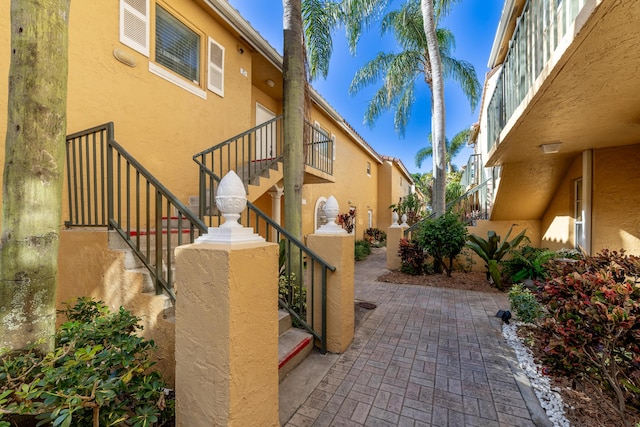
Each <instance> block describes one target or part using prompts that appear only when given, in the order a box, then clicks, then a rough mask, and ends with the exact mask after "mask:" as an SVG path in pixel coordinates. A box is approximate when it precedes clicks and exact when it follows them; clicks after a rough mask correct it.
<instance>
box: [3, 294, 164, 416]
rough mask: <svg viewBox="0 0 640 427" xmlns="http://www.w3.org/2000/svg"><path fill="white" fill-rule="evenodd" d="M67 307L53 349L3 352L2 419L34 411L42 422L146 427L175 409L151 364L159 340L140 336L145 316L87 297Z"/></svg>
mask: <svg viewBox="0 0 640 427" xmlns="http://www.w3.org/2000/svg"><path fill="white" fill-rule="evenodd" d="M62 312H63V313H64V314H65V315H66V317H67V319H68V321H67V322H66V323H64V324H63V325H61V326H60V328H59V329H58V331H57V333H56V348H55V349H54V350H53V351H52V352H50V353H48V354H46V355H41V354H39V353H38V352H37V351H36V350H34V349H28V350H25V351H24V352H22V353H20V354H4V355H3V356H2V357H1V358H0V408H2V410H1V411H0V419H2V417H3V416H4V417H5V419H7V418H9V417H10V416H12V415H15V414H28V415H36V416H37V419H38V420H41V423H40V425H45V424H46V423H49V422H51V423H53V425H54V426H62V427H67V426H70V425H74V426H91V425H98V424H96V423H95V422H99V425H101V426H110V425H128V426H136V427H143V426H154V425H158V424H160V423H162V422H164V421H166V420H168V419H170V418H171V417H172V416H173V401H170V400H167V399H165V390H166V389H165V383H164V381H163V380H162V377H161V375H160V374H159V373H158V372H155V371H151V370H150V368H151V367H152V366H153V365H154V362H152V361H151V360H150V356H151V353H152V351H153V350H154V349H155V345H154V343H153V341H147V340H145V339H143V338H141V337H139V336H137V335H135V333H136V332H137V331H138V330H141V329H142V327H141V326H139V325H138V322H139V320H140V319H139V318H137V317H135V316H133V315H132V314H131V313H130V312H129V311H127V310H125V309H124V308H122V307H121V308H120V310H119V311H118V312H115V313H111V312H110V311H109V309H108V308H107V307H106V306H105V305H104V304H103V303H102V302H96V301H93V300H91V299H89V298H80V299H78V300H77V302H76V303H75V305H74V306H73V307H70V308H69V307H67V309H65V310H63V311H62ZM9 419H11V418H9ZM94 421H95V422H94ZM0 425H2V421H0ZM5 425H6V424H5Z"/></svg>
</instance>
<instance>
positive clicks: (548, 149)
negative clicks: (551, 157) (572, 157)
mask: <svg viewBox="0 0 640 427" xmlns="http://www.w3.org/2000/svg"><path fill="white" fill-rule="evenodd" d="M560 144H562V142H552V143H550V144H542V145H541V146H540V149H541V150H542V152H543V153H545V154H553V153H557V152H558V151H560Z"/></svg>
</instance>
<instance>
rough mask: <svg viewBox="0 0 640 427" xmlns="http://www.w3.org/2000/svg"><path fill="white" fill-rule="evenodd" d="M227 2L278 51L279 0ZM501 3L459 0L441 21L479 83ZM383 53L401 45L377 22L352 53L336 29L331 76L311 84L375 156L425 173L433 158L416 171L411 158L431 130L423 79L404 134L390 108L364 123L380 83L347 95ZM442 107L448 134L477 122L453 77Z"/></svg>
mask: <svg viewBox="0 0 640 427" xmlns="http://www.w3.org/2000/svg"><path fill="white" fill-rule="evenodd" d="M229 3H230V4H231V5H232V6H233V7H235V8H236V9H237V10H238V11H239V12H240V14H241V15H242V16H243V17H244V18H245V19H246V20H247V21H249V22H250V23H251V25H252V26H253V27H254V28H255V29H256V30H258V31H259V32H260V34H261V35H262V36H263V37H264V38H265V39H266V40H267V41H269V43H271V45H272V46H273V47H274V48H276V49H277V50H278V51H279V52H280V53H282V1H281V0H229ZM503 3H504V2H503V0H462V1H461V2H460V3H458V4H456V5H455V6H454V7H453V10H452V12H451V13H450V14H449V16H447V17H446V18H445V20H444V21H443V23H442V26H443V27H445V28H448V29H450V30H451V31H453V33H454V35H455V38H456V49H455V51H454V52H453V56H454V57H455V58H457V59H463V60H466V61H468V62H470V63H472V64H473V66H474V67H475V69H476V73H477V74H478V79H479V81H480V84H483V83H484V78H485V74H486V72H487V71H488V68H487V62H488V59H489V53H490V51H491V46H492V44H493V38H494V35H495V31H496V28H497V25H498V21H499V19H500V13H501V11H502V5H503ZM400 4H401V1H400V0H394V1H393V3H392V5H391V7H395V8H397V7H399V5H400ZM381 51H383V52H398V51H399V49H398V47H397V45H396V43H395V40H394V39H393V37H392V36H391V35H388V36H385V37H384V38H381V36H380V29H379V26H377V25H373V26H372V27H371V28H370V29H369V31H368V32H367V33H366V34H364V35H363V37H362V38H361V40H360V43H359V44H358V48H357V52H356V55H355V56H352V55H351V54H350V53H349V50H348V48H347V44H346V38H345V34H344V31H343V30H338V31H337V32H336V34H334V36H333V55H332V59H331V64H330V69H329V75H328V77H327V79H326V80H325V79H322V78H320V79H317V80H315V81H313V82H312V85H313V87H314V88H315V89H316V90H317V91H318V92H319V93H320V94H321V95H322V96H323V97H324V98H325V99H326V100H327V101H328V102H329V103H330V104H331V105H332V106H333V107H334V108H335V109H336V111H337V112H338V113H339V114H340V115H341V116H342V117H344V118H345V119H346V120H347V122H349V124H351V126H353V128H354V129H356V131H357V132H358V133H359V134H360V135H361V136H362V137H363V138H364V139H365V141H367V142H368V143H369V144H370V145H371V146H372V147H373V148H374V149H375V150H376V151H377V152H378V153H379V154H383V155H387V156H393V157H398V158H400V159H401V160H402V162H403V163H404V164H405V166H406V167H407V169H408V170H409V172H412V173H413V172H421V173H424V172H429V171H430V170H431V169H432V163H431V162H432V160H431V158H428V159H426V160H425V161H424V162H423V164H422V167H421V168H420V169H418V168H417V166H416V165H415V161H414V158H415V154H416V152H417V151H418V150H419V149H420V148H422V147H425V146H426V145H427V144H428V142H427V141H428V139H427V138H428V135H429V133H430V132H431V124H430V123H431V112H430V92H429V89H428V87H427V85H426V83H422V82H419V83H418V90H417V92H416V102H415V104H414V106H413V109H412V112H411V119H410V122H409V125H408V127H407V129H406V131H405V135H404V137H401V136H399V135H398V134H397V133H396V132H395V131H394V129H393V112H389V113H385V114H384V115H382V116H381V117H380V118H379V119H378V120H377V121H376V123H375V124H374V126H373V127H371V128H370V127H368V126H367V125H365V124H364V122H363V118H364V113H365V111H366V108H367V104H368V102H369V100H370V99H371V97H372V95H373V94H374V93H375V91H376V90H377V89H378V88H379V87H380V85H371V86H368V87H366V88H364V89H362V90H361V91H360V92H359V93H358V94H357V95H355V96H352V95H349V93H348V88H349V84H350V83H351V79H352V78H353V76H354V74H355V72H356V71H357V70H358V69H359V68H360V67H362V65H364V64H365V63H366V62H368V61H369V60H371V59H373V58H374V57H375V55H376V54H377V53H378V52H381ZM445 106H446V119H447V120H446V122H447V137H448V138H452V137H453V136H454V135H455V134H456V133H457V132H459V131H460V130H463V129H465V128H468V127H470V126H471V125H472V124H474V123H475V122H477V121H478V109H479V106H478V107H476V110H475V111H471V108H470V106H469V103H468V101H467V100H466V98H465V97H464V95H463V94H462V91H461V90H460V89H459V88H458V87H457V85H456V83H455V82H453V81H445ZM471 152H472V150H471V148H466V149H465V150H463V151H462V152H461V154H460V155H459V156H458V157H457V158H455V159H454V162H453V163H455V164H457V165H458V166H462V165H464V164H466V162H467V159H468V157H469V155H470V154H471Z"/></svg>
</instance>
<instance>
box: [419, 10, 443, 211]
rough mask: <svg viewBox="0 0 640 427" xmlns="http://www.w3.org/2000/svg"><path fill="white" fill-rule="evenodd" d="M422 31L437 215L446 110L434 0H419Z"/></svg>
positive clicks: (439, 200)
mask: <svg viewBox="0 0 640 427" xmlns="http://www.w3.org/2000/svg"><path fill="white" fill-rule="evenodd" d="M421 6H422V17H423V20H424V32H425V36H426V38H427V52H428V54H429V62H430V64H431V85H432V86H431V97H432V103H433V104H432V108H431V114H432V115H431V127H432V129H431V134H432V136H433V141H432V142H433V176H434V180H435V184H434V189H433V210H434V212H435V214H436V216H440V215H442V214H443V213H444V210H445V203H446V202H445V193H446V185H447V183H446V179H447V174H446V170H445V162H446V147H445V108H444V78H443V76H442V61H441V60H440V49H439V48H438V39H437V37H436V25H435V19H434V8H433V0H421Z"/></svg>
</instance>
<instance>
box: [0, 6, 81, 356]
mask: <svg viewBox="0 0 640 427" xmlns="http://www.w3.org/2000/svg"><path fill="white" fill-rule="evenodd" d="M68 17H69V0H51V1H46V2H39V1H34V0H12V1H11V28H14V29H18V28H19V29H20V31H12V32H11V49H12V55H11V63H10V67H9V92H8V100H7V129H10V130H11V131H8V132H7V134H6V140H5V153H6V154H5V159H4V182H3V195H2V245H0V301H2V309H1V310H0V353H3V352H5V351H7V350H8V351H14V350H20V349H25V348H27V347H28V346H30V345H32V344H33V345H35V346H36V348H37V349H38V350H40V351H41V352H43V353H46V352H48V351H50V350H52V349H53V347H54V339H53V334H54V332H55V325H56V288H57V285H58V284H57V280H56V278H57V276H58V274H57V272H58V245H59V242H60V224H61V223H62V221H61V217H62V185H63V179H64V174H63V172H64V167H63V165H64V149H65V135H66V125H67V121H66V111H67V70H68V64H67V58H68V24H69V18H68Z"/></svg>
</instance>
